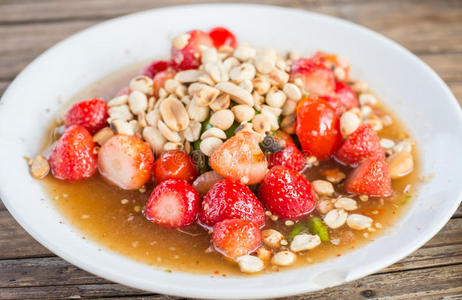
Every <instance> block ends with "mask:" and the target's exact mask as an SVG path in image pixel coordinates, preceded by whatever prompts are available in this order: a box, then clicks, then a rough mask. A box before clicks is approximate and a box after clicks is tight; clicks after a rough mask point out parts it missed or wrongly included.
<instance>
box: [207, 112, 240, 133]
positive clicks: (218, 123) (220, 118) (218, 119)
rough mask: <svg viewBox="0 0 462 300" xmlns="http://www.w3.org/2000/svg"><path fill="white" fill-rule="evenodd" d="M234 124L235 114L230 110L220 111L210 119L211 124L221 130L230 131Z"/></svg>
mask: <svg viewBox="0 0 462 300" xmlns="http://www.w3.org/2000/svg"><path fill="white" fill-rule="evenodd" d="M233 122H234V114H233V113H232V111H231V110H229V109H223V110H219V111H217V112H215V113H214V114H213V115H212V116H211V117H210V124H212V125H213V126H215V127H218V128H220V129H221V130H226V129H228V128H229V127H231V125H233Z"/></svg>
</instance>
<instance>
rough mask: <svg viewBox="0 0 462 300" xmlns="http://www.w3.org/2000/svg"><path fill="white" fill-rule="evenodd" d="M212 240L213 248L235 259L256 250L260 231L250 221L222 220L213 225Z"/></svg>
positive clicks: (258, 244) (259, 239)
mask: <svg viewBox="0 0 462 300" xmlns="http://www.w3.org/2000/svg"><path fill="white" fill-rule="evenodd" d="M212 242H213V247H214V248H215V250H217V251H218V252H220V253H221V254H223V255H224V256H226V257H228V258H231V259H236V258H238V257H240V256H243V255H247V254H249V253H252V252H253V251H255V250H257V248H258V247H259V246H260V244H261V232H260V229H259V228H258V226H257V225H256V224H255V223H253V222H251V221H246V220H240V219H231V220H224V221H222V222H219V223H217V224H216V225H215V226H214V227H213V234H212Z"/></svg>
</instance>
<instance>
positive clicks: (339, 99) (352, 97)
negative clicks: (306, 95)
mask: <svg viewBox="0 0 462 300" xmlns="http://www.w3.org/2000/svg"><path fill="white" fill-rule="evenodd" d="M325 98H326V100H327V102H329V104H330V105H331V106H332V107H333V108H335V110H336V111H337V114H338V115H342V114H343V113H344V112H346V111H347V110H349V109H352V108H355V107H358V106H359V104H358V97H356V93H355V92H353V90H352V89H351V88H350V86H349V85H348V84H346V83H344V82H341V81H337V82H336V83H335V91H334V95H332V96H328V97H325Z"/></svg>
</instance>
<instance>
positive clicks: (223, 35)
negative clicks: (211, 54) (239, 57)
mask: <svg viewBox="0 0 462 300" xmlns="http://www.w3.org/2000/svg"><path fill="white" fill-rule="evenodd" d="M209 36H210V38H211V39H212V40H213V45H214V46H215V48H217V49H218V48H220V47H222V46H228V47H231V48H234V49H236V47H237V40H236V37H235V36H234V34H233V33H232V32H231V31H229V30H228V29H226V28H223V27H215V28H212V29H211V30H210V31H209Z"/></svg>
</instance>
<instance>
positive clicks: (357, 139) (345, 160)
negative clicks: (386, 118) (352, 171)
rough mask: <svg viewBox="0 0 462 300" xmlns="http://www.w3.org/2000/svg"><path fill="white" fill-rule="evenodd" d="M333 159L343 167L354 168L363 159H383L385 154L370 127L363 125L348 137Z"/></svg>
mask: <svg viewBox="0 0 462 300" xmlns="http://www.w3.org/2000/svg"><path fill="white" fill-rule="evenodd" d="M334 157H335V159H336V160H337V161H338V162H340V163H342V164H344V165H349V166H352V167H355V166H357V165H358V164H359V163H360V162H361V160H363V159H365V158H379V159H384V158H385V152H384V151H383V149H382V147H381V146H380V140H379V137H378V135H377V133H376V132H375V131H374V129H372V127H371V125H369V124H363V125H360V126H359V127H358V129H356V130H355V132H353V133H352V134H351V135H350V136H348V138H347V139H346V140H345V141H344V142H343V144H342V146H340V148H339V149H338V150H337V152H335V154H334Z"/></svg>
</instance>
